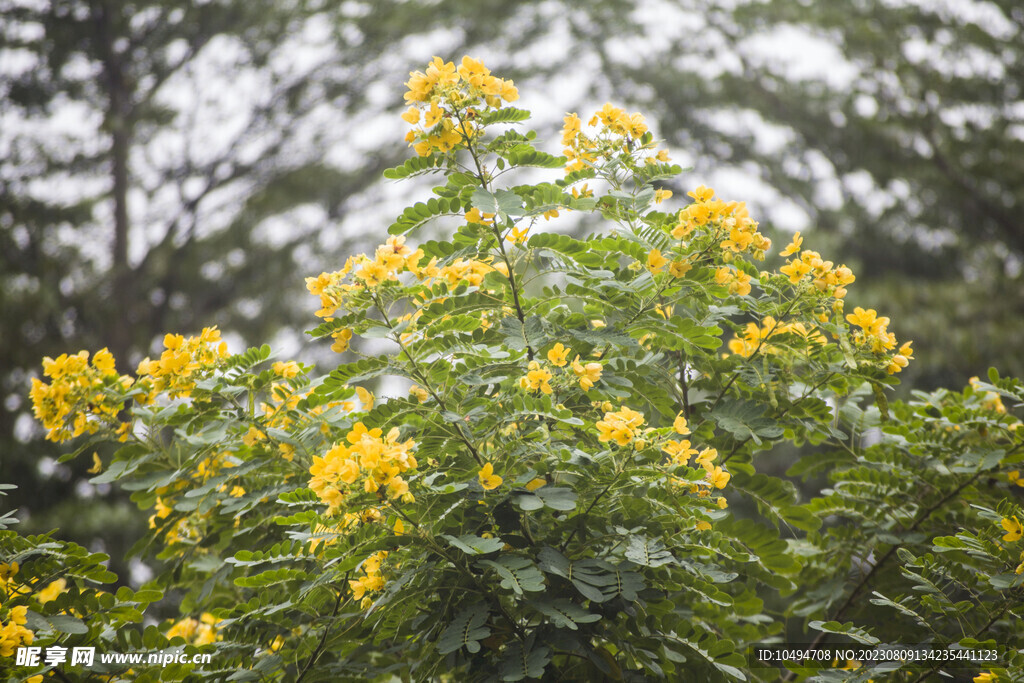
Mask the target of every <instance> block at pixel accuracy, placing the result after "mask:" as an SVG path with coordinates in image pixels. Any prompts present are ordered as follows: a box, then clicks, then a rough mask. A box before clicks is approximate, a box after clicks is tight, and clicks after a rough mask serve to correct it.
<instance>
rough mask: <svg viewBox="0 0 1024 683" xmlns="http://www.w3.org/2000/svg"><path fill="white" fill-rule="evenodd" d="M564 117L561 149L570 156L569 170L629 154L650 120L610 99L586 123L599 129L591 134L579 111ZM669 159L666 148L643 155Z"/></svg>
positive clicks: (661, 196)
mask: <svg viewBox="0 0 1024 683" xmlns="http://www.w3.org/2000/svg"><path fill="white" fill-rule="evenodd" d="M563 121H564V125H563V126H562V147H563V150H562V153H563V154H564V155H565V156H566V158H568V159H569V164H568V165H567V166H566V167H565V172H566V173H567V174H568V173H572V172H573V171H579V170H581V169H584V168H587V167H588V166H593V165H594V164H595V163H596V162H597V160H598V159H600V158H602V157H605V158H608V157H612V156H614V155H616V154H618V153H620V152H622V153H626V154H630V153H631V152H632V149H633V148H632V143H633V141H635V140H637V139H639V138H640V137H642V136H643V135H644V133H646V132H647V122H646V121H645V120H644V117H643V114H639V113H635V114H627V113H626V111H625V110H624V109H621V108H619V107H615V106H613V105H612V104H611V103H605V105H604V106H603V107H601V109H600V110H599V111H597V112H596V113H595V114H594V115H593V116H592V117H591V118H590V121H589V122H588V124H587V125H588V126H589V127H590V128H592V129H596V131H594V132H593V133H592V134H590V135H588V134H587V133H585V132H584V131H583V120H582V119H580V117H579V115H578V114H566V115H565V118H564V119H563ZM667 161H669V157H668V152H666V151H665V150H660V151H659V152H657V154H655V155H653V156H648V157H645V159H644V162H645V163H648V164H655V163H658V162H667ZM667 192H668V191H661V194H659V195H658V197H657V202H658V203H661V201H663V200H664V199H667V198H668V197H670V196H671V193H670V192H668V193H667ZM666 193H667V194H666Z"/></svg>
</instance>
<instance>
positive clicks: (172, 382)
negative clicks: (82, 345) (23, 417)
mask: <svg viewBox="0 0 1024 683" xmlns="http://www.w3.org/2000/svg"><path fill="white" fill-rule="evenodd" d="M164 347H165V349H166V350H165V351H164V352H163V354H162V355H161V356H160V358H159V359H157V360H150V359H149V358H146V359H145V360H143V361H142V362H141V363H140V364H139V368H138V381H136V380H134V379H132V378H131V377H129V376H127V375H118V374H117V371H116V370H115V369H114V356H113V355H112V354H111V353H110V352H109V351H108V350H107V349H100V350H99V351H97V352H96V355H94V356H93V358H92V361H91V362H90V361H89V352H88V351H79V352H78V353H77V354H75V355H71V356H69V355H67V354H61V355H60V356H59V357H58V358H56V359H53V358H49V357H47V358H44V359H43V375H44V376H46V377H49V378H50V380H51V381H50V383H49V384H47V383H45V382H43V381H41V380H39V379H36V378H33V379H32V390H31V392H30V396H31V397H32V407H33V410H34V412H35V416H36V419H38V420H39V421H40V422H41V423H42V424H43V426H44V427H45V428H46V429H47V430H49V432H48V433H47V435H46V438H48V439H50V440H51V441H65V440H67V439H72V438H74V437H77V436H79V435H81V434H84V433H89V434H94V433H96V431H97V430H98V429H100V428H101V427H109V428H112V429H116V434H117V436H118V437H119V438H120V440H121V441H126V440H127V439H128V434H129V431H130V430H131V423H129V422H119V421H118V419H117V416H118V413H120V412H121V410H123V409H124V403H125V402H124V399H123V398H119V397H118V396H117V394H118V393H123V392H125V391H127V390H128V389H129V388H131V387H132V386H135V387H138V388H140V389H141V390H142V392H141V393H139V394H137V395H136V396H134V398H135V400H136V401H138V402H139V403H143V404H145V403H149V402H152V401H153V399H154V398H155V397H156V395H157V394H159V393H161V392H167V395H168V396H169V397H170V398H180V397H187V396H189V395H190V394H191V392H192V389H193V388H194V387H195V383H196V381H197V380H199V379H201V378H203V377H206V376H208V374H209V372H210V371H211V370H213V369H215V368H217V367H219V366H220V365H221V364H222V362H223V360H224V359H225V358H227V356H228V350H227V344H226V343H225V342H224V341H222V340H221V338H220V331H218V330H217V328H216V327H207V328H205V329H204V330H203V331H202V334H200V335H199V336H198V337H188V338H185V337H182V336H181V335H178V334H168V335H166V336H165V337H164Z"/></svg>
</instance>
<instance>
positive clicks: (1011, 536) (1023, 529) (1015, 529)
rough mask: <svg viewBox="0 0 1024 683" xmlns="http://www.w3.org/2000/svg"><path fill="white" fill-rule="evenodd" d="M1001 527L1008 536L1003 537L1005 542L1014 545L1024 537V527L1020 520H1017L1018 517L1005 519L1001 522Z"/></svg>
mask: <svg viewBox="0 0 1024 683" xmlns="http://www.w3.org/2000/svg"><path fill="white" fill-rule="evenodd" d="M1000 525H1001V526H1002V527H1003V529H1004V530H1005V531H1006V535H1005V536H1003V540H1004V541H1007V542H1009V543H1013V542H1014V541H1019V540H1020V539H1021V538H1022V537H1024V525H1022V524H1021V523H1020V520H1019V519H1017V517H1016V515H1014V516H1013V517H1010V518H1006V517H1004V518H1003V520H1002V521H1001V522H1000Z"/></svg>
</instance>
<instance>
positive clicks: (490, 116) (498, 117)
mask: <svg viewBox="0 0 1024 683" xmlns="http://www.w3.org/2000/svg"><path fill="white" fill-rule="evenodd" d="M528 118H530V112H528V111H526V110H525V109H516V108H515V107H502V108H501V109H496V110H494V111H489V112H486V113H485V114H482V115H481V116H480V118H479V121H480V124H481V125H484V126H489V125H490V124H492V123H518V122H519V121H525V120H527V119H528Z"/></svg>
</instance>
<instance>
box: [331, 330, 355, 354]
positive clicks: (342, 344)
mask: <svg viewBox="0 0 1024 683" xmlns="http://www.w3.org/2000/svg"><path fill="white" fill-rule="evenodd" d="M331 338H332V339H334V343H333V344H331V351H334V352H335V353H345V352H346V351H348V345H349V342H350V341H351V340H352V330H340V331H338V332H335V333H334V334H332V335H331Z"/></svg>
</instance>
